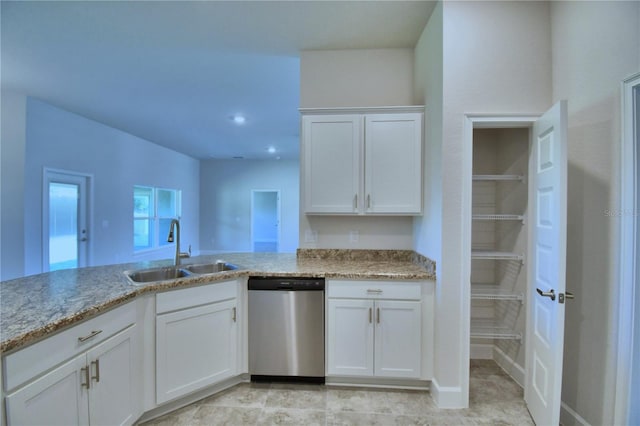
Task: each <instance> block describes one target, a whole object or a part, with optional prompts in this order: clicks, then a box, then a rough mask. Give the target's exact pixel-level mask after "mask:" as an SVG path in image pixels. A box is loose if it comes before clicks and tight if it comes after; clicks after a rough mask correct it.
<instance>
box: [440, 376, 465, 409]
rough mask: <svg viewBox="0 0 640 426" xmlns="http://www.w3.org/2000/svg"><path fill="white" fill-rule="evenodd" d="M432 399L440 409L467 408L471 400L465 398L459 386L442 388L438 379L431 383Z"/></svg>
mask: <svg viewBox="0 0 640 426" xmlns="http://www.w3.org/2000/svg"><path fill="white" fill-rule="evenodd" d="M431 397H432V398H433V400H434V402H435V403H436V405H437V406H438V408H467V407H468V406H469V399H468V398H467V397H466V395H465V398H463V395H462V388H460V387H458V386H449V387H445V386H440V385H439V384H438V381H437V380H436V379H433V380H432V381H431Z"/></svg>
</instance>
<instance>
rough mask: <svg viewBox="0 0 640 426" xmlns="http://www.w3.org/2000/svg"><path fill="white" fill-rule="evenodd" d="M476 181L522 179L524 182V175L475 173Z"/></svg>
mask: <svg viewBox="0 0 640 426" xmlns="http://www.w3.org/2000/svg"><path fill="white" fill-rule="evenodd" d="M473 181H474V182H483V181H484V182H487V181H494V182H497V181H520V182H524V176H523V175H473Z"/></svg>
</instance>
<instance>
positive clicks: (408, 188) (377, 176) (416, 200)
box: [363, 113, 422, 214]
mask: <svg viewBox="0 0 640 426" xmlns="http://www.w3.org/2000/svg"><path fill="white" fill-rule="evenodd" d="M364 167H365V193H364V197H365V199H364V200H363V201H364V208H365V211H366V212H367V213H389V214H412V213H413V214H419V213H420V212H421V211H422V114H418V113H411V114H375V115H367V116H366V118H365V166H364Z"/></svg>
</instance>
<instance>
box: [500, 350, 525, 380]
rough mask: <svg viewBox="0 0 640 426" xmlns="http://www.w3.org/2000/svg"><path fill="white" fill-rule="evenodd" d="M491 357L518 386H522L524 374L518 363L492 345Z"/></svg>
mask: <svg viewBox="0 0 640 426" xmlns="http://www.w3.org/2000/svg"><path fill="white" fill-rule="evenodd" d="M493 359H494V360H495V362H496V363H497V364H498V365H499V366H500V367H502V369H503V370H504V371H505V372H506V373H507V374H508V375H509V376H511V378H512V379H513V380H515V381H516V383H518V384H519V385H520V387H522V388H524V382H525V377H526V374H525V371H524V368H522V366H521V365H520V364H517V363H516V362H515V361H514V360H513V358H511V357H510V356H509V355H507V354H506V353H504V351H502V350H501V349H500V348H498V347H497V346H494V347H493Z"/></svg>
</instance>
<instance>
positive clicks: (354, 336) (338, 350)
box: [327, 299, 374, 376]
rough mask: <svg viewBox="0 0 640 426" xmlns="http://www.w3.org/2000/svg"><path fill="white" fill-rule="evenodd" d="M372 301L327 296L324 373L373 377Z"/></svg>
mask: <svg viewBox="0 0 640 426" xmlns="http://www.w3.org/2000/svg"><path fill="white" fill-rule="evenodd" d="M373 328H374V326H373V301H370V300H348V299H344V300H343V299H329V302H328V313H327V375H338V376H373Z"/></svg>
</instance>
